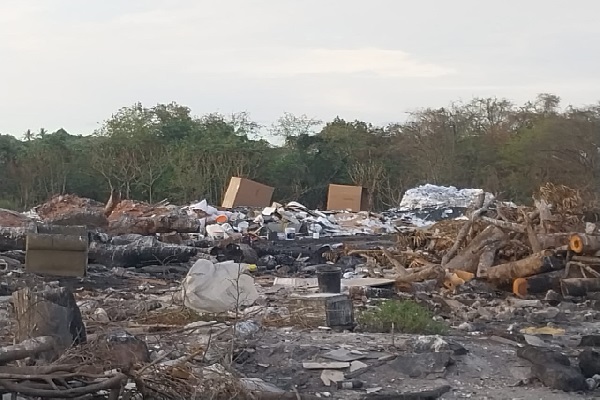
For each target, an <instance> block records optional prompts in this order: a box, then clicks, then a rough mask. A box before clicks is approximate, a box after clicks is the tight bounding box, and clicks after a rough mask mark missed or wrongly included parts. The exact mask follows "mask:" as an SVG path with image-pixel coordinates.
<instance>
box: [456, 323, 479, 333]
mask: <svg viewBox="0 0 600 400" xmlns="http://www.w3.org/2000/svg"><path fill="white" fill-rule="evenodd" d="M457 329H460V330H461V331H465V332H473V331H474V330H475V328H473V324H470V323H468V322H463V323H462V324H460V325H458V327H457Z"/></svg>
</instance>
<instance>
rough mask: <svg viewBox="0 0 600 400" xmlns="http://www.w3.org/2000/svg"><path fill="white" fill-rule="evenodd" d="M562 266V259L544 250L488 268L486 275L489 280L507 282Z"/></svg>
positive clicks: (563, 265) (563, 263)
mask: <svg viewBox="0 0 600 400" xmlns="http://www.w3.org/2000/svg"><path fill="white" fill-rule="evenodd" d="M564 267H565V262H564V260H561V259H559V258H557V257H555V256H554V252H553V251H552V250H544V251H541V252H539V253H535V254H532V255H531V256H529V257H526V258H523V259H521V260H518V261H512V262H509V263H506V264H502V265H498V266H496V267H492V268H490V269H489V270H488V276H487V277H488V279H489V280H491V281H496V282H498V283H508V282H510V281H512V280H513V279H516V278H525V277H528V276H531V275H536V274H541V273H543V272H550V271H556V270H559V269H563V268H564Z"/></svg>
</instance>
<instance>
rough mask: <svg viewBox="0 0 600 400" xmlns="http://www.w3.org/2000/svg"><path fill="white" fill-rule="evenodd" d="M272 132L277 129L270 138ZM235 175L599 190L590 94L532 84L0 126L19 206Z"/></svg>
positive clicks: (216, 187)
mask: <svg viewBox="0 0 600 400" xmlns="http://www.w3.org/2000/svg"><path fill="white" fill-rule="evenodd" d="M261 132H269V133H270V134H272V135H274V136H278V137H280V138H281V139H283V143H282V145H281V146H274V145H272V144H270V143H269V142H268V141H266V140H264V139H261V138H260V134H261ZM231 176H241V177H246V178H250V179H255V180H258V181H260V182H263V183H265V184H268V185H271V186H273V187H275V188H276V192H275V197H276V199H278V200H281V201H290V200H296V201H300V202H302V203H304V204H305V205H307V206H309V207H322V206H324V204H325V198H326V192H327V186H328V185H329V184H330V183H339V184H354V185H361V186H364V187H365V188H367V190H368V193H369V201H370V203H371V206H372V207H373V208H374V209H384V208H389V207H394V206H397V205H398V203H399V201H400V198H401V196H402V193H403V192H404V191H405V190H406V189H408V188H410V187H413V186H415V185H419V184H423V183H433V184H440V185H454V186H457V187H477V188H483V189H485V190H488V191H491V192H493V193H495V194H496V195H498V196H500V197H501V198H504V199H506V200H513V201H517V202H528V201H529V200H530V198H531V195H532V193H533V192H534V191H535V190H536V189H537V188H538V187H539V186H540V185H542V184H544V183H546V182H552V183H555V184H567V185H569V186H572V187H576V188H578V189H581V190H582V192H584V193H586V194H588V195H590V196H594V195H598V194H600V105H593V106H587V107H579V108H576V107H570V106H569V107H565V108H561V106H560V98H559V97H558V96H556V95H552V94H541V95H539V96H538V97H537V98H536V99H535V100H534V101H531V102H527V103H526V104H525V105H522V106H518V105H515V104H513V103H511V102H510V101H508V100H505V99H497V98H476V99H473V100H472V101H470V102H468V103H454V104H452V105H451V106H449V107H443V108H438V109H431V108H426V109H422V110H419V111H416V112H414V113H412V114H411V115H410V117H409V118H408V120H406V121H404V122H400V123H395V124H390V125H388V126H374V125H372V124H371V123H368V122H365V121H350V120H345V119H342V118H340V117H336V118H334V119H333V120H332V121H330V122H322V121H317V120H314V119H311V118H309V117H307V116H306V115H301V116H295V115H292V114H289V113H286V114H284V115H283V116H282V117H281V118H280V119H279V120H277V121H275V122H274V123H273V124H272V125H271V126H270V127H261V126H260V125H259V124H257V123H256V122H254V121H252V120H251V118H250V116H249V115H248V114H247V113H245V112H242V113H237V114H234V115H230V116H225V115H221V114H218V113H212V114H207V115H203V116H200V117H197V116H194V115H193V114H192V112H191V110H190V109H189V108H188V107H185V106H182V105H179V104H176V103H171V104H157V105H155V106H153V107H150V108H147V107H145V106H143V105H142V104H140V103H136V104H134V105H132V106H130V107H125V108H122V109H120V110H118V111H117V112H116V113H115V114H114V115H112V116H111V117H110V118H109V119H107V120H106V121H105V122H104V123H103V124H102V126H101V127H100V128H99V129H98V130H97V131H96V132H94V133H93V134H92V135H88V136H84V135H72V134H69V133H67V132H66V131H65V130H63V129H59V130H58V131H56V132H53V133H49V132H48V131H47V130H46V129H44V128H41V129H39V130H38V131H37V132H36V131H35V130H31V129H28V130H27V131H26V132H24V133H23V135H22V138H21V139H17V138H15V137H14V136H11V135H0V207H4V208H14V209H26V208H28V207H31V206H32V205H35V204H38V203H40V202H43V201H45V200H46V199H47V198H49V197H51V196H53V195H56V194H63V193H76V194H78V195H81V196H86V197H91V198H96V199H98V200H105V199H106V198H107V197H108V194H109V193H110V190H111V189H113V188H114V189H118V190H120V191H121V192H122V194H123V196H125V197H129V198H136V199H140V200H146V201H149V202H154V201H159V200H162V199H164V198H168V199H169V200H171V201H173V202H179V203H186V202H190V201H193V200H199V199H203V198H206V199H207V200H208V201H209V202H211V203H213V204H219V203H220V201H221V198H222V196H223V193H224V191H225V189H226V187H227V184H228V181H229V178H230V177H231Z"/></svg>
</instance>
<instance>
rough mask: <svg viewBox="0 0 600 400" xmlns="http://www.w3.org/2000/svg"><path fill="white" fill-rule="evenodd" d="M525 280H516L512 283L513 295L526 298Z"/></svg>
mask: <svg viewBox="0 0 600 400" xmlns="http://www.w3.org/2000/svg"><path fill="white" fill-rule="evenodd" d="M527 287H528V285H527V279H525V278H517V279H515V280H514V282H513V293H514V294H516V295H517V296H520V297H523V296H527Z"/></svg>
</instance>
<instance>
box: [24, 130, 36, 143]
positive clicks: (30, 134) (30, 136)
mask: <svg viewBox="0 0 600 400" xmlns="http://www.w3.org/2000/svg"><path fill="white" fill-rule="evenodd" d="M23 137H24V138H25V140H27V141H28V142H30V141H31V139H33V137H34V135H33V132H31V129H27V130H26V131H25V133H24V134H23Z"/></svg>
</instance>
